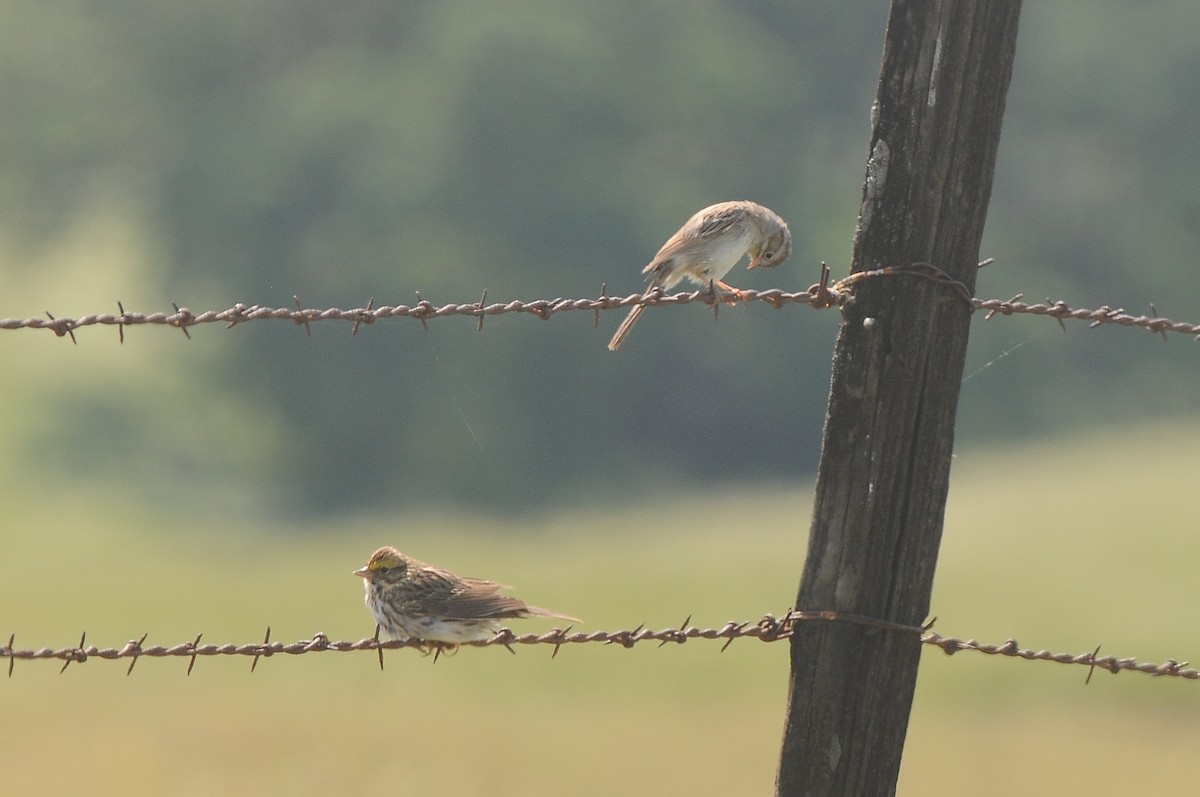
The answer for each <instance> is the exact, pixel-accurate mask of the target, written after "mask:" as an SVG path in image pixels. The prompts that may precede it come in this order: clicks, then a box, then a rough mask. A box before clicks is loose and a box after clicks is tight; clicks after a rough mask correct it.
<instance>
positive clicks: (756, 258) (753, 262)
mask: <svg viewBox="0 0 1200 797" xmlns="http://www.w3.org/2000/svg"><path fill="white" fill-rule="evenodd" d="M761 265H762V260H761V256H760V255H751V256H750V265H748V266H746V270H747V271H753V270H754V269H756V268H758V267H759V266H761Z"/></svg>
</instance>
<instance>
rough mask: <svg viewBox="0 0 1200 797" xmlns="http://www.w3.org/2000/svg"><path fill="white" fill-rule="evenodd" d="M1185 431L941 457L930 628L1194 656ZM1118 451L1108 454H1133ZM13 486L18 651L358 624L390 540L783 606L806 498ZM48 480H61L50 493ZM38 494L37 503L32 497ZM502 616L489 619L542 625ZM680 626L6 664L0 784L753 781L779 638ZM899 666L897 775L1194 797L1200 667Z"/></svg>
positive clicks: (906, 787)
mask: <svg viewBox="0 0 1200 797" xmlns="http://www.w3.org/2000/svg"><path fill="white" fill-rule="evenodd" d="M1198 448H1200V428H1196V427H1184V426H1179V425H1177V426H1172V427H1146V428H1141V429H1128V430H1125V431H1123V432H1122V433H1121V434H1119V435H1113V434H1110V435H1105V436H1103V437H1100V436H1097V437H1093V438H1088V439H1079V440H1065V441H1063V440H1060V441H1055V442H1053V443H1046V444H1042V445H1036V446H1034V445H1031V446H1027V447H1022V448H1016V449H1006V450H1003V451H989V450H983V449H974V450H966V451H963V452H961V453H960V455H959V457H958V459H957V460H956V463H955V470H954V477H953V479H954V481H953V484H952V490H951V502H950V510H949V514H948V518H947V524H946V532H945V541H944V546H943V552H942V558H941V562H940V564H939V575H938V583H937V588H936V592H935V595H934V602H933V605H934V613H935V614H936V615H937V616H938V617H939V620H938V624H937V627H938V629H939V630H940V631H942V632H943V633H946V634H954V635H957V636H961V637H977V638H979V639H981V640H985V641H996V642H999V641H1003V640H1004V639H1005V638H1007V637H1010V636H1011V637H1015V638H1017V640H1018V641H1019V642H1020V643H1021V644H1022V645H1023V646H1025V647H1033V648H1042V647H1045V648H1050V649H1053V650H1056V651H1070V652H1082V651H1085V650H1090V649H1092V648H1094V647H1095V646H1096V645H1097V644H1100V643H1103V644H1104V649H1103V651H1104V652H1106V653H1111V654H1115V655H1120V656H1136V657H1138V658H1140V659H1144V660H1162V659H1165V658H1168V657H1175V658H1178V659H1187V658H1192V659H1200V652H1198V651H1197V641H1196V640H1197V639H1198V638H1200V633H1198V632H1200V619H1198V618H1197V613H1196V611H1195V609H1194V606H1195V590H1194V584H1195V581H1196V576H1195V571H1196V563H1197V562H1198V561H1200V535H1197V534H1196V533H1195V530H1196V514H1197V513H1196V508H1197V501H1198V497H1197V494H1196V492H1195V489H1196V487H1195V466H1194V465H1195V463H1194V458H1193V452H1195V451H1196V450H1197V449H1198ZM1131 458H1133V460H1134V461H1133V462H1132V464H1131V462H1130V459H1131ZM43 489H47V490H49V489H61V490H63V492H61V493H49V492H47V493H44V494H42V495H39V496H38V497H37V498H36V499H34V498H28V499H22V498H19V497H16V496H15V495H10V496H9V497H8V499H7V500H6V501H5V502H4V506H3V509H2V510H0V511H2V512H3V515H2V519H3V529H4V531H3V536H2V537H0V562H2V563H3V571H2V573H3V577H2V578H0V633H2V634H3V636H5V637H7V635H8V634H9V633H14V632H15V634H16V646H17V647H19V648H20V647H41V646H53V647H58V646H65V645H69V644H72V643H74V642H76V641H77V640H78V637H79V633H80V631H81V630H83V629H86V630H87V631H88V639H89V641H90V642H92V643H94V644H97V645H101V646H109V645H113V646H119V645H121V644H123V643H124V642H125V641H126V640H128V639H131V638H137V637H139V636H140V635H141V634H142V633H146V632H148V633H149V635H150V636H149V640H148V642H149V643H159V644H174V643H179V642H183V641H186V640H189V639H191V638H193V637H194V636H195V635H196V634H197V633H199V632H201V631H202V632H204V639H205V640H206V641H209V642H237V643H243V642H251V641H256V640H259V639H261V638H262V634H263V631H264V628H265V626H266V625H268V624H269V625H270V626H271V628H272V638H274V639H282V640H288V641H290V640H295V639H301V638H306V637H309V636H311V635H312V634H313V633H315V632H317V631H323V632H325V633H326V634H328V635H329V636H330V637H331V638H333V639H358V638H362V637H364V636H369V635H370V634H371V632H372V631H373V623H372V622H371V620H370V618H369V616H368V615H367V612H366V610H365V609H364V608H363V607H362V603H361V586H360V583H359V581H358V579H356V578H354V577H353V576H352V575H350V571H351V570H352V569H353V568H355V567H357V566H359V565H360V564H361V563H362V562H363V561H365V559H366V557H367V555H368V554H369V553H370V552H371V550H372V549H373V548H374V547H376V546H377V545H379V544H382V543H392V544H395V545H397V546H400V547H401V548H404V549H406V550H408V551H409V552H411V553H412V554H414V555H416V556H418V557H420V558H423V559H426V560H429V561H434V562H437V563H439V564H444V565H447V566H450V567H452V568H454V569H456V570H458V571H460V572H462V573H464V574H468V575H476V576H483V577H488V578H494V579H496V580H500V581H504V582H506V583H511V584H515V585H517V589H516V590H515V593H516V594H518V595H520V596H522V597H524V598H526V599H528V600H529V601H530V602H532V603H536V604H539V605H543V606H548V607H552V608H555V609H559V610H561V611H564V612H568V613H571V614H575V615H577V616H579V617H582V618H584V623H583V624H582V628H583V629H585V630H587V629H608V630H615V629H619V628H631V627H634V626H636V625H638V624H639V623H646V624H647V625H649V626H651V627H654V628H661V627H668V626H675V625H678V624H679V623H680V622H682V621H683V619H684V618H685V617H686V616H687V615H689V614H691V615H692V616H693V623H695V624H698V625H705V626H707V625H720V624H722V623H723V622H725V621H726V620H730V619H735V620H746V619H755V618H757V617H759V616H760V615H762V614H763V613H764V612H774V613H777V614H778V613H780V612H782V611H784V610H786V609H787V608H788V606H789V604H790V603H791V601H792V598H793V596H794V594H795V591H796V584H797V579H798V573H799V570H800V568H801V565H802V561H803V557H804V553H805V541H804V535H805V530H806V528H807V524H808V516H809V511H810V506H811V495H810V493H809V491H808V490H807V488H804V489H785V488H783V487H779V488H776V489H766V490H760V491H757V492H751V491H735V492H713V493H710V494H704V495H693V496H680V497H679V498H678V499H676V500H670V501H664V502H663V503H662V504H659V505H654V506H625V505H621V504H608V505H603V506H598V507H596V508H592V509H588V510H587V511H570V512H568V511H564V512H562V513H561V514H557V515H541V516H538V517H535V518H526V519H521V520H509V521H503V520H496V519H492V518H483V517H455V516H449V515H447V516H434V515H398V516H390V517H371V518H361V517H360V518H346V519H344V520H341V521H339V522H338V523H336V524H333V523H330V524H327V525H324V526H322V527H320V528H303V529H296V528H284V527H278V528H272V527H269V526H267V527H264V524H263V522H262V521H261V520H243V519H241V518H238V517H224V516H222V515H220V514H219V513H218V512H217V511H215V510H214V513H213V514H212V515H211V516H208V517H199V516H197V517H178V516H172V515H169V514H165V513H157V512H155V511H152V510H149V509H144V508H139V507H136V506H130V505H129V504H128V503H127V502H125V501H123V500H122V499H121V498H120V497H119V494H118V493H114V492H112V491H102V490H99V489H90V488H89V487H88V486H87V485H64V484H49V485H45V486H44V487H43ZM68 490H69V492H68ZM35 494H36V493H35ZM551 625H552V624H551V623H549V622H545V621H534V620H530V621H527V622H525V623H522V624H520V625H519V627H518V628H517V630H531V631H532V630H539V631H540V630H547V629H548V628H550V627H551ZM719 647H720V643H710V642H703V641H693V642H690V643H688V644H686V645H683V646H675V645H670V646H666V647H663V648H655V647H653V646H639V647H638V648H635V649H633V650H624V649H621V648H618V647H616V646H607V647H603V646H598V645H586V646H577V647H571V648H565V649H563V650H562V651H561V652H560V653H559V655H558V657H557V658H556V659H554V660H551V658H550V649H549V648H526V647H522V648H520V649H519V650H518V655H516V656H511V655H509V654H508V653H507V652H506V651H504V650H503V649H500V648H489V649H483V650H479V649H467V650H463V651H461V652H460V653H459V654H458V655H457V656H454V657H449V658H442V659H441V660H440V661H438V662H437V663H436V664H435V663H434V662H433V660H432V658H422V657H421V656H419V655H418V654H416V653H415V652H412V651H400V652H393V653H391V654H390V655H389V656H388V660H387V668H386V670H385V671H384V672H380V671H379V669H378V665H377V663H376V660H375V656H374V655H373V654H370V653H344V654H339V653H322V654H316V655H307V656H304V657H279V658H271V659H266V660H262V661H260V662H259V665H258V670H257V672H255V673H254V674H253V675H252V674H251V673H250V671H249V670H250V667H249V661H248V660H246V659H242V658H232V657H221V658H213V659H204V660H200V661H199V662H197V664H196V668H195V671H194V672H193V673H192V675H191V677H185V675H184V672H185V670H186V665H187V661H186V660H185V659H159V660H151V659H144V660H142V661H141V662H140V663H139V664H138V665H137V668H136V669H135V670H134V672H133V674H132V675H131V676H129V677H126V676H125V667H126V665H125V664H124V663H115V662H104V661H90V662H87V663H85V664H83V665H72V666H71V667H70V668H69V669H68V670H67V671H66V672H65V673H63V674H61V675H60V674H59V672H58V669H59V666H58V665H57V664H54V663H50V662H17V664H16V670H15V672H14V674H13V676H12V678H11V679H6V680H5V681H4V683H3V684H0V716H2V717H3V722H2V723H0V750H3V761H4V765H3V768H2V773H3V774H2V775H0V782H2V783H3V784H4V790H5V791H6V792H10V793H18V792H25V793H44V794H52V793H67V792H68V791H80V790H86V791H88V792H89V793H121V794H125V795H151V794H161V793H163V792H166V791H170V792H171V793H173V794H184V795H187V794H196V795H200V794H205V795H207V794H234V795H242V794H245V795H251V794H255V795H257V794H279V793H289V794H298V795H327V794H331V793H332V794H346V793H354V792H360V791H367V790H380V791H381V790H384V789H386V790H387V791H388V792H389V793H397V794H425V793H438V794H442V795H468V794H490V795H520V794H580V795H593V794H595V795H599V794H605V795H607V794H764V793H769V792H770V791H771V788H772V783H773V778H774V772H775V768H776V765H777V755H778V745H779V735H780V730H781V727H782V722H783V708H784V699H785V681H786V670H787V647H786V643H773V644H764V643H760V642H757V641H753V640H744V641H739V642H735V643H734V644H733V645H732V646H731V647H730V648H729V649H728V650H727V651H726V652H725V653H723V654H722V653H719V652H718V650H719ZM1086 675H1087V671H1086V670H1085V669H1084V668H1079V667H1066V666H1062V665H1056V664H1050V663H1036V662H1035V663H1027V662H1019V661H1014V660H1010V659H999V658H991V657H984V656H980V655H972V654H965V653H964V654H960V655H958V656H955V657H952V658H951V657H946V656H944V655H943V654H941V653H940V652H938V651H937V650H934V649H929V650H928V651H927V652H926V654H925V660H924V662H923V667H922V674H921V680H920V684H919V687H918V694H917V699H916V703H915V708H914V712H913V717H912V723H911V726H910V733H909V742H908V747H907V750H906V755H905V763H904V769H903V773H902V777H901V784H900V793H901V794H906V795H925V794H945V793H952V792H953V793H969V794H973V795H1000V794H1009V793H1011V792H1013V791H1016V790H1024V791H1027V792H1029V793H1042V794H1045V793H1053V792H1062V791H1067V790H1068V789H1069V790H1070V791H1071V792H1072V793H1097V794H1115V793H1125V792H1129V793H1154V794H1159V795H1170V794H1190V793H1192V792H1193V791H1194V784H1195V764H1194V761H1193V760H1192V758H1191V755H1192V751H1193V749H1194V747H1195V745H1196V742H1197V740H1198V739H1200V711H1197V709H1198V708H1200V684H1197V683H1195V682H1191V681H1187V682H1185V681H1182V680H1177V679H1152V678H1149V677H1147V676H1140V675H1136V674H1128V673H1126V674H1122V675H1118V676H1113V675H1109V674H1107V673H1097V674H1096V675H1095V676H1094V677H1093V680H1092V683H1091V684H1090V685H1089V686H1087V687H1085V686H1084V678H1085V676H1086Z"/></svg>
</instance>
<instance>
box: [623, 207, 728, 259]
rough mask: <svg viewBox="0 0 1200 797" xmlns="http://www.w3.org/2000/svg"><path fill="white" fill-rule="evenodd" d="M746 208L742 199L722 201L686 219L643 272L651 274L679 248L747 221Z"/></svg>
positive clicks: (680, 250) (681, 249)
mask: <svg viewBox="0 0 1200 797" xmlns="http://www.w3.org/2000/svg"><path fill="white" fill-rule="evenodd" d="M747 212H748V211H747V209H746V205H745V204H744V203H741V202H722V203H720V204H718V205H713V206H711V207H707V208H705V209H704V210H701V211H700V212H699V213H697V214H696V215H695V216H692V217H691V218H690V219H688V220H687V221H686V222H684V225H683V226H682V227H680V228H679V230H678V231H677V232H676V233H675V234H674V235H672V236H671V237H670V238H669V239H667V242H666V243H665V244H663V245H662V248H661V249H659V250H658V254H656V255H655V256H654V259H653V260H651V261H650V262H649V264H647V266H646V267H645V268H644V269H642V273H644V274H649V273H651V272H653V271H656V270H658V268H659V267H660V266H661V265H662V264H663V263H666V262H667V261H669V260H671V258H673V257H675V256H676V255H678V254H679V253H680V252H683V251H686V250H688V249H691V248H692V247H693V246H695V245H696V244H697V243H699V242H701V241H706V240H709V239H711V238H713V237H715V236H719V235H722V234H724V233H725V232H726V231H727V230H729V229H730V228H732V227H736V226H738V225H740V224H743V223H745V221H746V215H747Z"/></svg>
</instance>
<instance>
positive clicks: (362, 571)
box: [354, 567, 371, 578]
mask: <svg viewBox="0 0 1200 797" xmlns="http://www.w3.org/2000/svg"><path fill="white" fill-rule="evenodd" d="M370 572H371V571H369V570H367V568H365V567H360V568H358V569H357V570H355V571H354V575H356V576H358V577H359V578H366V577H367V574H368V573H370Z"/></svg>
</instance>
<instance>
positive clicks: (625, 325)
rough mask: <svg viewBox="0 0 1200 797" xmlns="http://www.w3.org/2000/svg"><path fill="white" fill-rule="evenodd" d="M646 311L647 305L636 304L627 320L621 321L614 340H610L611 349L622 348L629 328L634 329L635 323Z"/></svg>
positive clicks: (609, 347) (609, 348) (626, 317)
mask: <svg viewBox="0 0 1200 797" xmlns="http://www.w3.org/2000/svg"><path fill="white" fill-rule="evenodd" d="M644 312H646V305H644V304H637V305H634V307H633V309H632V310H630V311H629V315H627V316H625V320H624V321H622V322H621V326H619V327H617V331H616V333H615V334H614V335H613V336H612V340H610V341H609V342H608V350H609V351H616V350H617V349H619V348H621V344H622V343H623V342H625V336H626V335H628V334H629V330H631V329H633V325H634V324H636V323H637V321H638V319H639V318H641V317H642V313H644Z"/></svg>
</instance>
